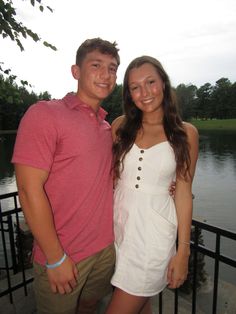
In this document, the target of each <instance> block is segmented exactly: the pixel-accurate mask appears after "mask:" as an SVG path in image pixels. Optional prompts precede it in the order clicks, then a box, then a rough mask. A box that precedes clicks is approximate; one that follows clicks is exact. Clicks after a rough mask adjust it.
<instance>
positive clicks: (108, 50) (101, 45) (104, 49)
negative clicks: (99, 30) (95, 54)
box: [76, 38, 120, 66]
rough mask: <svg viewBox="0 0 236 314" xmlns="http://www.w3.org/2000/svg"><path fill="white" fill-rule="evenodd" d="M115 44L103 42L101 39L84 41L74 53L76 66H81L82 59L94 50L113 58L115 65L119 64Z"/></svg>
mask: <svg viewBox="0 0 236 314" xmlns="http://www.w3.org/2000/svg"><path fill="white" fill-rule="evenodd" d="M116 46H117V43H116V42H115V41H114V42H113V43H111V42H109V41H107V40H103V39H101V38H92V39H87V40H85V41H84V42H83V43H82V44H81V45H80V46H79V48H78V50H77V53H76V64H77V65H78V66H81V64H82V62H83V60H84V58H85V57H86V55H87V54H88V53H89V52H92V51H94V50H98V51H99V52H101V53H103V54H108V55H111V56H112V57H114V58H115V59H116V61H117V64H118V65H119V64H120V56H119V53H118V51H119V49H118V48H117V47H116Z"/></svg>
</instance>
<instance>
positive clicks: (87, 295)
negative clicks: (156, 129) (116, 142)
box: [12, 38, 120, 314]
mask: <svg viewBox="0 0 236 314" xmlns="http://www.w3.org/2000/svg"><path fill="white" fill-rule="evenodd" d="M119 63H120V58H119V54H118V49H117V47H116V43H110V42H108V41H105V40H102V39H100V38H94V39H89V40H86V41H85V42H84V43H82V45H81V46H80V47H79V49H78V51H77V55H76V64H75V65H73V66H72V75H73V77H74V78H75V79H76V80H77V81H78V88H77V93H76V94H68V95H66V96H65V97H64V98H63V99H61V100H52V101H41V102H39V103H37V104H35V105H33V106H31V107H30V108H29V110H28V111H27V112H26V114H25V116H24V117H23V119H22V121H21V124H20V127H19V129H18V134H17V139H16V144H15V149H14V154H13V159H12V162H13V163H14V164H15V172H16V179H17V186H18V191H19V198H20V203H21V206H22V209H23V211H24V215H25V218H26V220H27V223H28V224H29V227H30V229H31V231H32V233H33V235H34V238H35V245H34V268H35V280H34V284H35V294H36V301H37V308H38V314H46V313H48V314H49V313H50V314H52V313H58V314H59V313H60V314H70V313H71V314H72V313H73V314H74V313H81V314H82V313H94V310H95V308H96V305H97V302H98V300H100V299H101V298H102V297H103V296H105V295H106V294H107V293H108V292H109V290H110V288H111V286H110V278H111V275H112V273H113V269H114V262H115V252H114V247H113V240H114V239H113V227H112V218H113V217H112V216H113V214H112V198H113V195H112V174H111V167H112V138H111V132H110V126H109V124H108V123H107V122H106V121H105V120H104V118H105V116H106V112H105V111H104V110H103V109H102V108H100V104H101V101H102V100H103V99H105V98H106V97H107V96H108V95H109V94H110V93H111V92H112V90H113V88H114V86H115V83H116V72H117V68H118V66H119Z"/></svg>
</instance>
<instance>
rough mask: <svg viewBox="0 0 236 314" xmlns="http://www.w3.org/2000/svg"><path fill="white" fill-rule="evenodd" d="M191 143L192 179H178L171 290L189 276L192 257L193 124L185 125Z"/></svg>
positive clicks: (195, 152)
mask: <svg viewBox="0 0 236 314" xmlns="http://www.w3.org/2000/svg"><path fill="white" fill-rule="evenodd" d="M185 128H186V132H187V136H188V142H189V153H190V177H188V179H187V180H184V179H183V178H180V177H177V179H176V191H175V205H176V212H177V219H178V249H177V253H176V255H175V256H174V257H173V258H172V259H171V261H170V264H169V267H168V282H169V287H170V288H177V287H179V286H180V285H181V284H182V283H183V282H184V280H185V279H186V277H187V274H188V260H189V255H190V236H191V225H192V207H193V200H192V181H193V177H194V173H195V168H196V163H197V158H198V132H197V129H196V128H195V127H194V126H192V125H191V124H188V123H185Z"/></svg>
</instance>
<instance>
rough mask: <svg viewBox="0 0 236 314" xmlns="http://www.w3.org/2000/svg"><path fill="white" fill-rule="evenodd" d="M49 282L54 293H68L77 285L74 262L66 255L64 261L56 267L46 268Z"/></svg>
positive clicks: (76, 271)
mask: <svg viewBox="0 0 236 314" xmlns="http://www.w3.org/2000/svg"><path fill="white" fill-rule="evenodd" d="M47 274H48V279H49V283H50V286H51V289H52V292H54V293H60V294H65V293H70V292H71V291H72V290H73V288H75V286H76V285H77V279H78V275H79V274H78V270H77V268H76V265H75V263H74V262H73V261H72V260H71V259H70V257H68V256H67V257H66V259H65V261H64V262H63V263H62V264H61V265H60V266H58V267H56V268H53V269H47Z"/></svg>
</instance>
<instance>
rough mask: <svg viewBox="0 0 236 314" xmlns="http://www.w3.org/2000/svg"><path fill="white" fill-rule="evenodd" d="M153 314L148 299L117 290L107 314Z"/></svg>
mask: <svg viewBox="0 0 236 314" xmlns="http://www.w3.org/2000/svg"><path fill="white" fill-rule="evenodd" d="M121 313H122V314H139V313H140V314H151V313H152V312H151V306H150V302H149V298H148V297H138V296H134V295H131V294H128V293H127V292H124V291H123V290H120V289H118V288H115V290H114V292H113V295H112V299H111V302H110V304H109V305H108V307H107V310H106V314H121Z"/></svg>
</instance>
